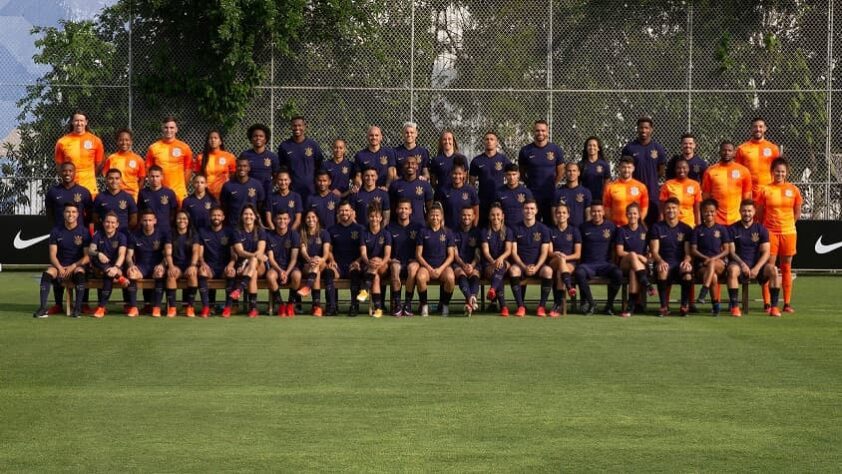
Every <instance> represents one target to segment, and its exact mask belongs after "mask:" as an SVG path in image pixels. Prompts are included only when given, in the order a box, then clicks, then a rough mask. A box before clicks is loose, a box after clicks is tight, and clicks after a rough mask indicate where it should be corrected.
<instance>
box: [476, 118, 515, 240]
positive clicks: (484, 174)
mask: <svg viewBox="0 0 842 474" xmlns="http://www.w3.org/2000/svg"><path fill="white" fill-rule="evenodd" d="M482 143H483V146H484V151H483V153H482V154H481V155H477V156H475V157H474V159H473V160H471V165H470V170H469V174H470V176H471V183H473V184H474V185H475V186H477V187H478V188H479V189H478V194H479V212H480V226H485V225H486V224H487V223H488V210H489V209H490V208H491V203H493V202H494V201H496V200H497V190H498V189H499V188H500V186H503V185H504V184H505V183H506V181H505V176H506V171H505V168H506V165H507V164H509V162H510V161H509V158H508V157H507V156H506V155H504V154H503V153H500V152H498V151H497V145H498V139H497V133H495V132H491V131H489V132H485V135H484V136H483V138H482Z"/></svg>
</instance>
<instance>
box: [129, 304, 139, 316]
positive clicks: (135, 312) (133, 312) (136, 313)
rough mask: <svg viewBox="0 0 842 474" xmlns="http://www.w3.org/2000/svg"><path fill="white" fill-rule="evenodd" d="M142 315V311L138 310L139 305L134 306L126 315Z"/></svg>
mask: <svg viewBox="0 0 842 474" xmlns="http://www.w3.org/2000/svg"><path fill="white" fill-rule="evenodd" d="M139 315H140V311H138V310H137V306H132V307H130V308H129V310H128V311H126V316H128V317H130V318H136V317H138V316H139Z"/></svg>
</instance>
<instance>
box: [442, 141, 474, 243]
mask: <svg viewBox="0 0 842 474" xmlns="http://www.w3.org/2000/svg"><path fill="white" fill-rule="evenodd" d="M450 166H451V169H452V171H451V175H452V176H451V178H450V179H449V180H448V183H450V184H447V185H445V186H443V187H442V188H440V190H439V192H438V196H439V199H441V201H440V202H441V203H442V207H443V208H444V225H445V227H447V228H448V229H456V228H457V227H459V221H460V215H461V212H462V209H464V208H465V207H470V208H472V209H473V210H474V224H473V225H474V226H476V225H477V224H478V223H479V196H478V195H477V188H475V187H473V186H469V185H468V184H467V179H468V165H467V161H463V159H462V158H461V157H457V158H456V159H455V162H454V163H451V164H450Z"/></svg>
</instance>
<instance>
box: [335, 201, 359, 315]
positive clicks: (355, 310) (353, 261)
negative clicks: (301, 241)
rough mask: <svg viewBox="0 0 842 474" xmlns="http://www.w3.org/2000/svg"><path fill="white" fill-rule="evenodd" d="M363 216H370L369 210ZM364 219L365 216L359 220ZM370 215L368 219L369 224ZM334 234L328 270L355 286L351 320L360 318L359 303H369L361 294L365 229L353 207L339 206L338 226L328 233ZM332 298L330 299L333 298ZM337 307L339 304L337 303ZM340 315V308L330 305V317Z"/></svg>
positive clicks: (348, 205)
mask: <svg viewBox="0 0 842 474" xmlns="http://www.w3.org/2000/svg"><path fill="white" fill-rule="evenodd" d="M363 212H368V207H366V208H365V209H364V210H363ZM358 217H359V218H362V216H358ZM367 217H368V215H366V220H367ZM327 232H328V233H329V234H330V261H329V262H328V268H331V269H333V273H334V277H335V278H343V279H348V280H350V282H351V285H350V286H351V306H350V307H349V309H348V316H356V315H357V314H359V311H360V305H359V303H361V302H363V301H365V300H366V299H368V292H365V293H363V292H361V291H360V288H361V286H362V285H361V283H362V268H361V266H360V257H361V255H360V246H361V245H362V241H363V232H365V227H363V226H362V225H360V224H358V223H356V222H354V211H353V208H352V207H351V203H349V202H348V201H342V202H341V203H339V209H338V212H337V220H336V224H334V225H332V226H330V227H329V228H328V229H327ZM330 292H331V293H332V291H330ZM329 296H330V295H329ZM334 303H336V301H335V300H334ZM337 312H338V308H336V305H335V304H334V305H333V306H331V305H328V314H329V315H335V314H336V313H337Z"/></svg>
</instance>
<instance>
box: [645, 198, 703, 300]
mask: <svg viewBox="0 0 842 474" xmlns="http://www.w3.org/2000/svg"><path fill="white" fill-rule="evenodd" d="M679 206H680V203H679V202H678V199H676V198H669V199H667V201H666V203H665V205H664V220H662V221H658V222H656V223H655V224H653V225H652V227H651V228H650V229H649V236H648V238H649V250H650V251H651V252H652V260H653V261H654V263H655V275H656V277H657V279H658V298H659V299H660V303H661V307H660V310H659V313H658V314H659V315H660V316H661V317H664V316H668V315H669V301H668V296H667V295H668V291H669V286H670V284H672V283H678V284H680V285H681V303H680V305H681V308H680V310H679V311H680V314H681V316H687V313H689V312H690V287H691V286H692V284H693V265H692V263H691V255H690V234H691V233H692V232H693V229H692V228H691V227H690V226H689V225H687V224H685V223H683V222H681V221H680V220H678V208H679Z"/></svg>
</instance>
